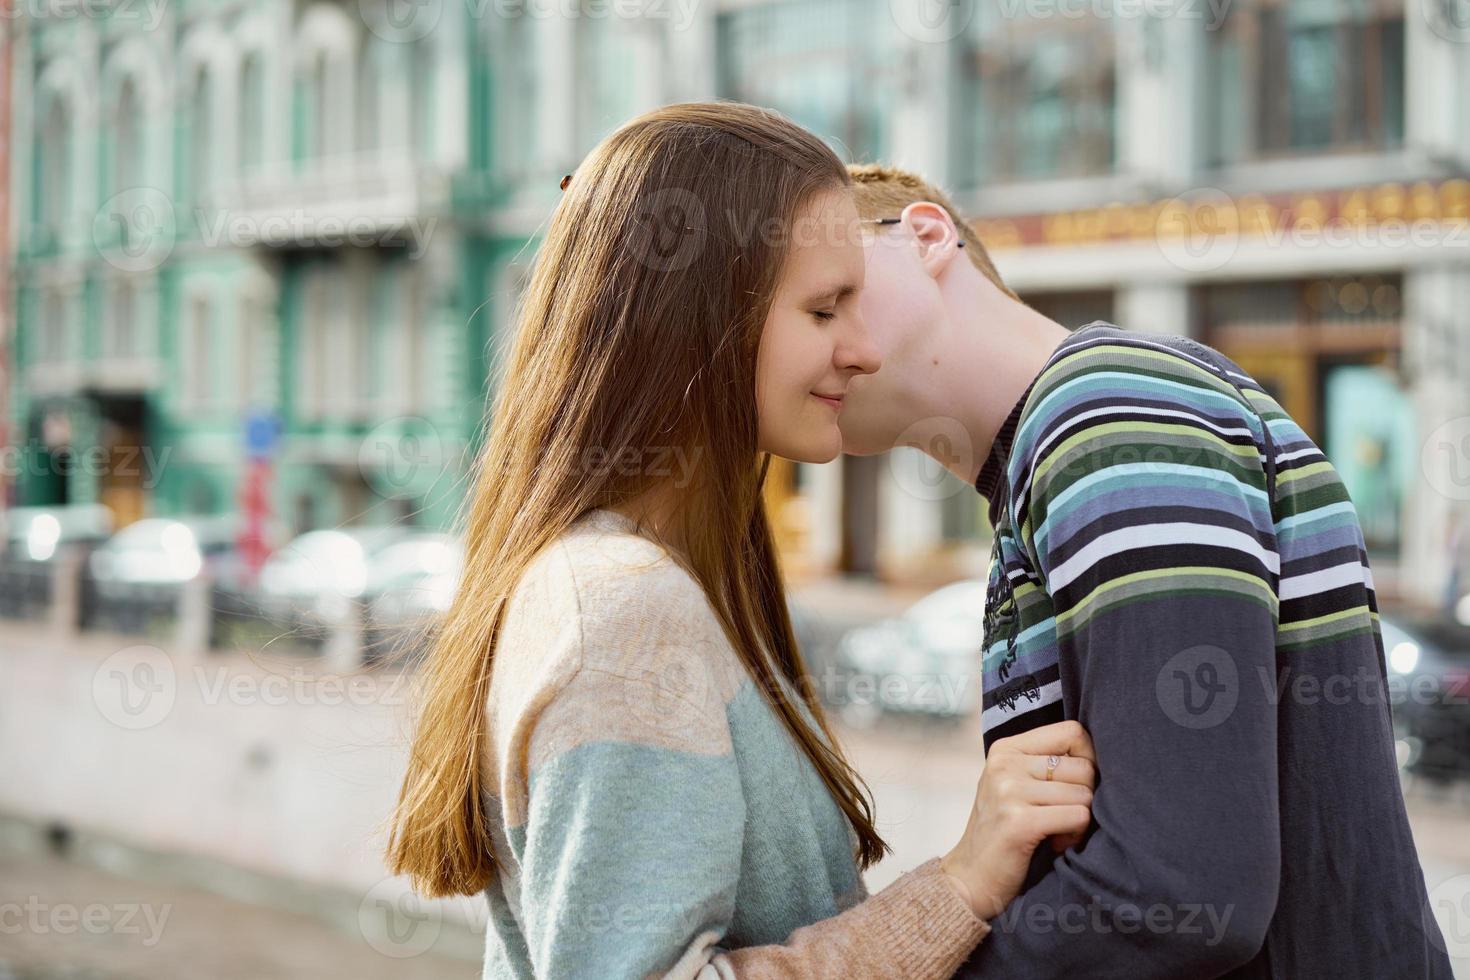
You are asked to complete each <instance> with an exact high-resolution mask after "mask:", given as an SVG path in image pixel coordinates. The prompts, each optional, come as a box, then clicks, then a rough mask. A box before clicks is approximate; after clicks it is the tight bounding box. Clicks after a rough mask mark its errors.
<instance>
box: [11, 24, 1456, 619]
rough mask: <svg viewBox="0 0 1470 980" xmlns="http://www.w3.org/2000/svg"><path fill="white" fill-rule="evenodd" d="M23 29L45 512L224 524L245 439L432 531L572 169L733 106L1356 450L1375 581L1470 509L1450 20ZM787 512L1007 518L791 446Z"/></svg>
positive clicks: (929, 469)
mask: <svg viewBox="0 0 1470 980" xmlns="http://www.w3.org/2000/svg"><path fill="white" fill-rule="evenodd" d="M80 9H82V10H83V11H90V10H91V8H90V7H87V6H86V5H83V7H82V8H80ZM11 36H12V37H13V40H14V44H15V50H14V93H13V94H14V98H13V100H12V104H13V107H14V115H13V119H12V121H11V126H10V127H9V131H10V132H11V133H12V135H13V144H12V145H14V146H15V147H17V148H18V154H19V155H18V159H19V160H20V161H21V165H20V166H18V167H16V168H14V172H13V173H12V175H11V188H12V196H13V197H14V199H15V201H16V202H17V208H16V213H15V215H14V222H13V224H14V226H15V228H16V231H17V235H16V240H15V256H14V265H13V270H14V275H13V284H12V285H13V293H14V297H15V316H16V330H15V332H14V343H13V344H12V353H13V356H14V381H15V383H14V385H13V387H12V391H11V393H10V395H9V396H8V397H9V406H10V408H11V410H12V413H13V418H14V420H15V423H16V428H17V437H18V439H20V440H23V441H24V444H25V445H26V446H27V447H28V453H29V458H28V459H27V462H26V464H25V465H24V466H23V467H22V472H21V479H20V486H19V487H18V494H19V496H20V498H21V499H22V501H23V502H26V503H46V502H64V501H79V502H82V501H91V500H103V501H105V502H107V503H109V504H110V505H112V506H113V508H114V509H115V510H116V511H117V512H118V514H119V517H120V519H122V520H124V521H125V520H127V519H128V518H129V517H132V516H137V515H140V514H143V513H150V512H159V513H179V512H189V511H205V512H221V511H228V510H231V509H234V508H236V507H237V506H239V501H240V499H241V495H242V487H243V486H244V484H245V482H246V473H247V468H248V467H247V459H248V458H249V456H250V455H251V454H252V453H253V454H254V455H256V456H258V457H260V458H262V459H265V460H267V461H268V463H269V497H270V502H271V509H272V511H273V512H274V514H275V515H276V516H277V517H278V518H279V519H281V520H282V521H283V522H284V523H285V524H286V525H288V526H290V527H292V528H295V529H305V528H309V527H316V526H322V525H328V524H337V523H350V522H354V521H361V520H377V519H387V518H390V517H394V516H405V515H414V519H415V520H418V521H421V522H423V523H428V524H437V523H442V522H443V521H444V520H446V519H447V517H448V515H449V513H450V512H451V511H452V510H453V509H454V507H455V506H456V505H458V503H459V502H460V500H461V499H462V498H463V496H464V494H465V493H466V492H467V487H466V485H465V483H464V480H463V476H464V474H465V472H466V471H467V469H468V462H469V456H470V454H472V453H473V451H474V447H475V445H476V439H477V426H478V423H479V422H480V419H481V415H482V412H483V408H484V401H483V397H484V392H485V390H486V388H487V386H491V385H493V376H494V365H495V363H496V360H497V357H498V353H499V351H500V350H501V349H502V344H503V342H504V340H505V330H506V327H507V324H508V322H509V316H510V311H511V309H512V307H513V305H514V302H515V299H516V297H517V295H518V293H519V289H520V284H521V283H522V282H523V280H524V276H525V274H526V271H527V269H528V268H529V265H530V262H531V260H532V258H533V255H534V243H535V240H536V236H537V234H538V230H539V228H540V227H541V225H542V223H543V222H544V221H545V219H546V216H547V214H548V213H549V210H550V207H551V206H552V205H553V204H554V201H555V196H556V194H557V193H558V190H557V183H558V181H559V179H560V177H561V175H562V174H564V173H567V172H570V171H571V170H573V169H574V168H575V166H576V163H577V161H578V160H579V159H580V158H581V156H582V155H583V154H584V153H585V152H586V151H587V149H589V148H590V147H591V146H592V145H593V144H594V143H595V142H596V141H597V140H598V139H599V138H601V136H602V135H604V134H605V133H606V132H607V131H609V130H610V129H611V128H612V127H613V126H614V125H616V124H617V123H618V122H620V121H622V120H624V119H626V118H628V117H629V116H631V115H633V114H635V113H636V112H638V111H641V110H643V109H645V108H649V107H651V106H654V105H657V104H660V103H663V102H670V101H677V100H681V99H689V98H707V97H710V96H715V95H718V96H722V97H729V98H737V99H741V100H745V101H750V102H756V103H761V104H765V105H771V106H774V107H776V108H779V109H782V110H783V111H785V112H787V113H789V114H790V115H792V116H793V117H794V118H795V119H796V120H797V121H799V122H801V123H803V124H805V125H807V126H809V127H811V128H812V129H814V130H815V131H817V132H819V133H821V134H822V135H824V136H825V137H827V138H828V139H829V140H830V141H831V142H832V144H833V145H834V147H836V148H837V149H838V150H839V152H841V153H842V154H843V155H844V156H845V157H846V158H848V159H853V160H865V159H879V158H882V159H888V160H892V161H894V162H897V163H900V164H903V165H907V166H911V167H914V168H917V169H920V170H922V171H924V172H925V173H927V174H929V175H931V176H932V177H934V178H936V179H937V180H938V181H939V182H940V183H942V184H944V185H945V186H946V187H948V188H949V189H950V190H952V191H953V192H954V193H955V196H956V198H957V200H959V201H960V202H961V203H962V205H963V206H965V207H966V208H968V209H969V210H970V211H971V212H972V213H973V214H974V215H975V216H976V217H977V218H978V219H979V220H980V221H981V226H982V229H983V232H984V235H985V237H986V239H987V241H988V242H989V244H990V245H991V247H992V249H993V251H994V253H995V257H996V259H997V262H998V263H999V264H1000V266H1001V268H1002V271H1003V272H1004V274H1005V275H1006V276H1007V278H1008V280H1009V281H1010V282H1011V283H1012V284H1013V285H1014V286H1015V287H1016V288H1017V289H1018V290H1020V291H1021V292H1022V293H1023V295H1024V296H1025V297H1026V298H1027V299H1028V300H1029V301H1031V302H1032V303H1034V304H1035V305H1036V306H1038V307H1039V308H1041V309H1043V310H1044V311H1046V312H1048V313H1049V314H1051V315H1052V316H1054V317H1056V318H1057V319H1059V320H1061V321H1062V322H1064V323H1067V324H1069V325H1072V326H1078V325H1081V324H1083V323H1085V322H1087V321H1089V320H1092V319H1098V318H1104V319H1113V320H1115V321H1117V322H1119V323H1120V324H1122V325H1124V326H1127V327H1132V328H1137V329H1145V330H1160V331H1178V332H1187V333H1190V334H1193V335H1195V336H1198V337H1200V338H1201V339H1203V340H1205V341H1207V342H1209V343H1212V344H1214V345H1216V346H1218V347H1220V348H1222V349H1223V350H1225V351H1226V352H1227V353H1230V354H1231V355H1232V356H1233V357H1235V358H1236V359H1237V360H1239V361H1240V363H1241V364H1242V365H1244V366H1245V367H1247V368H1248V369H1249V370H1251V371H1253V372H1255V373H1256V374H1257V375H1258V376H1259V377H1260V378H1261V379H1262V380H1263V381H1264V382H1265V383H1267V384H1268V385H1269V386H1271V387H1273V389H1274V390H1275V391H1276V392H1277V394H1278V395H1279V397H1280V398H1281V400H1282V402H1283V403H1284V404H1285V405H1286V406H1287V407H1288V409H1289V410H1291V411H1292V412H1293V414H1295V415H1296V416H1297V417H1298V418H1299V419H1300V420H1301V421H1302V422H1303V423H1304V424H1305V425H1306V426H1307V428H1308V429H1309V430H1310V431H1311V432H1312V434H1313V435H1314V436H1316V437H1317V438H1318V439H1319V440H1320V441H1322V442H1323V444H1324V446H1325V447H1326V448H1327V451H1328V453H1329V454H1330V455H1331V456H1332V458H1333V459H1334V461H1335V462H1336V463H1337V465H1338V466H1339V467H1340V468H1341V469H1342V471H1343V473H1344V476H1345V477H1346V478H1347V479H1348V481H1349V486H1350V489H1351V490H1352V493H1353V497H1354V501H1355V503H1356V504H1357V506H1358V508H1359V511H1360V513H1361V515H1362V518H1363V522H1364V526H1365V529H1366V530H1367V532H1368V536H1369V539H1370V542H1371V544H1372V547H1373V549H1374V558H1375V565H1376V567H1377V568H1379V569H1382V575H1383V577H1384V579H1385V583H1386V584H1389V585H1390V587H1391V584H1392V582H1393V581H1394V578H1395V577H1394V574H1393V572H1394V570H1395V569H1401V570H1402V575H1401V576H1400V579H1401V582H1402V584H1403V586H1404V587H1405V589H1406V590H1408V591H1409V592H1411V593H1416V594H1420V595H1430V594H1433V593H1434V590H1435V589H1437V588H1439V583H1440V582H1441V581H1442V580H1443V576H1444V573H1445V571H1446V563H1447V561H1448V556H1447V554H1446V553H1445V552H1446V549H1445V548H1444V544H1443V542H1444V539H1445V536H1446V532H1445V528H1446V527H1447V526H1448V521H1449V519H1450V514H1451V512H1452V511H1453V510H1454V508H1457V507H1458V508H1463V507H1464V506H1465V504H1464V499H1466V498H1470V473H1467V474H1465V475H1464V476H1463V477H1462V476H1461V475H1460V473H1459V468H1460V467H1470V458H1466V457H1470V452H1465V451H1464V448H1463V447H1460V448H1455V447H1456V446H1458V445H1459V444H1457V443H1455V442H1454V438H1452V437H1456V433H1458V430H1457V429H1455V428H1454V426H1455V425H1457V424H1459V422H1464V421H1466V420H1467V419H1470V404H1467V400H1470V394H1467V391H1470V319H1467V318H1470V311H1467V309H1466V304H1464V303H1463V302H1457V300H1462V299H1463V297H1465V296H1466V295H1470V290H1467V286H1470V248H1467V247H1466V246H1467V242H1466V235H1465V232H1464V225H1465V219H1466V217H1467V208H1470V200H1467V196H1470V185H1467V184H1466V183H1465V180H1464V178H1465V177H1466V175H1467V171H1470V18H1467V16H1466V12H1465V11H1464V10H1463V7H1462V5H1461V4H1457V3H1456V0H1414V2H1411V3H1410V2H1405V0H1352V2H1347V0H1333V2H1328V0H1293V2H1284V0H1235V2H1232V3H1225V4H1221V3H1203V2H1202V3H1184V2H1180V3H1177V4H1173V5H1172V6H1171V5H1168V4H1139V3H1134V2H1127V0H1090V2H1088V3H1070V2H1047V0H998V2H995V3H991V2H988V0H984V2H982V0H964V2H959V3H952V4H943V5H934V4H927V3H917V2H916V3H914V4H908V3H905V2H891V0H775V2H771V0H765V2H762V0H721V2H718V3H716V4H695V3H692V2H680V0H668V2H662V3H655V2H648V3H643V4H607V3H600V2H593V0H586V2H580V3H576V2H571V0H568V2H566V3H561V4H553V3H550V2H546V0H495V2H494V3H491V4H454V3H449V2H447V0H427V2H424V3H417V4H409V5H403V4H397V3H395V2H393V0H361V2H356V0H352V2H349V0H314V2H304V0H246V2H237V3H233V4H228V5H219V4H214V5H202V4H195V3H184V4H171V5H153V6H149V5H140V6H138V7H134V8H125V9H119V10H118V11H117V12H114V13H112V14H107V15H99V16H88V15H87V14H86V13H83V14H82V15H81V16H77V17H70V18H58V19H49V20H38V19H36V18H33V17H21V18H19V19H16V20H14V21H12V22H11ZM1457 420H1459V421H1457ZM1446 426H1448V428H1447V427H1446ZM1458 437H1459V438H1470V433H1464V434H1460V435H1459V436H1458ZM1436 439H1438V440H1440V442H1443V443H1445V448H1447V449H1448V450H1449V451H1448V452H1443V453H1441V452H1439V450H1438V449H1436V448H1435V440H1436ZM1446 440H1447V441H1446ZM1465 445H1470V443H1466V444H1465ZM149 454H151V456H150V455H149ZM1457 454H1458V455H1457ZM130 457H131V458H130ZM770 496H771V500H772V502H773V504H774V505H775V507H774V509H775V517H776V523H777V527H778V529H779V532H780V535H781V537H782V541H783V548H784V551H785V552H786V554H787V557H788V561H789V565H790V567H791V568H793V569H794V570H796V571H799V572H802V571H805V572H816V573H821V572H827V571H840V572H852V573H870V574H877V575H880V576H883V577H886V578H897V579H915V578H920V577H932V578H944V577H948V576H951V575H953V574H956V573H960V572H964V571H966V570H969V569H974V568H977V567H978V565H979V562H980V561H981V559H982V558H983V554H982V548H981V546H980V543H979V541H980V539H982V538H983V537H984V535H985V528H984V522H983V517H982V511H981V506H980V504H981V502H980V499H979V498H978V497H977V496H976V495H975V494H974V493H973V492H971V491H970V490H969V489H968V488H967V487H965V486H964V485H962V484H961V483H959V481H956V480H953V479H952V478H950V477H948V476H947V475H945V474H943V473H942V472H940V471H939V470H938V469H937V467H934V466H932V465H930V464H928V463H927V462H925V461H924V460H923V459H921V458H919V457H918V456H917V454H916V453H913V452H911V451H906V452H899V453H895V454H892V455H890V456H888V457H883V458H876V459H862V460H859V459H846V460H842V461H839V462H837V463H834V464H829V465H825V466H789V465H786V466H778V467H776V468H775V469H774V470H773V473H772V478H771V487H770ZM1467 516H1470V515H1467Z"/></svg>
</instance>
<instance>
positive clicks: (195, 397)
mask: <svg viewBox="0 0 1470 980" xmlns="http://www.w3.org/2000/svg"><path fill="white" fill-rule="evenodd" d="M212 316H213V312H212V310H211V309H210V302H209V297H208V296H204V295H202V294H201V295H195V296H193V297H192V298H190V300H189V301H188V305H187V308H186V311H185V314H184V343H183V345H182V348H183V349H182V357H181V358H180V366H181V368H182V370H183V378H182V379H181V384H180V386H179V387H180V390H181V391H182V392H183V394H184V400H185V402H186V403H187V405H188V406H190V407H195V408H202V407H206V406H208V405H210V404H211V403H212V402H213V400H214V392H215V384H214V380H215V379H214V377H213V372H212V371H211V370H210V359H209V348H210V341H211V339H212V338H211V333H212V331H213V327H214V325H213V322H212Z"/></svg>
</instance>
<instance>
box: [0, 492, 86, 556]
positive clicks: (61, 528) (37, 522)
mask: <svg viewBox="0 0 1470 980" xmlns="http://www.w3.org/2000/svg"><path fill="white" fill-rule="evenodd" d="M0 529H3V531H0V535H3V542H0V548H3V549H4V552H5V557H7V558H9V559H12V560H15V561H28V562H47V561H51V560H52V559H53V558H55V557H56V555H57V554H58V553H59V552H60V550H61V548H62V547H63V546H65V545H73V544H75V545H86V546H91V545H95V544H98V543H100V542H102V541H105V540H106V539H107V536H108V535H109V534H111V533H112V511H111V510H109V509H108V508H107V507H105V506H103V505H102V504H63V505H60V506H55V507H12V508H10V509H9V510H7V511H3V512H0Z"/></svg>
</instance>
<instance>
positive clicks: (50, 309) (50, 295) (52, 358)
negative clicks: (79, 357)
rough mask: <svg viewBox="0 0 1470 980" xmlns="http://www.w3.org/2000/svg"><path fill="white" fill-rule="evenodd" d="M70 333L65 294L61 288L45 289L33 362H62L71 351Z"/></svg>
mask: <svg viewBox="0 0 1470 980" xmlns="http://www.w3.org/2000/svg"><path fill="white" fill-rule="evenodd" d="M70 334H71V325H70V323H69V322H68V311H67V296H66V294H65V293H64V292H63V291H62V290H61V289H57V288H52V289H47V290H46V291H45V293H44V294H43V295H42V298H41V331H40V336H39V337H37V338H36V354H35V362H36V363H37V364H58V363H61V362H64V361H65V360H66V359H67V358H68V357H69V356H70V353H71V351H70V347H71V345H70V343H69V337H70Z"/></svg>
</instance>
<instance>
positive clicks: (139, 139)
mask: <svg viewBox="0 0 1470 980" xmlns="http://www.w3.org/2000/svg"><path fill="white" fill-rule="evenodd" d="M112 136H113V139H112V193H114V194H116V193H118V192H120V191H124V190H127V189H128V188H130V187H137V186H138V185H139V183H140V182H141V181H142V180H143V109H142V104H141V102H140V101H139V99H138V86H137V83H136V82H135V81H134V80H133V79H132V78H125V79H124V80H123V83H122V86H121V88H119V89H118V94H117V113H116V116H115V117H114V122H113V131H112Z"/></svg>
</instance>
